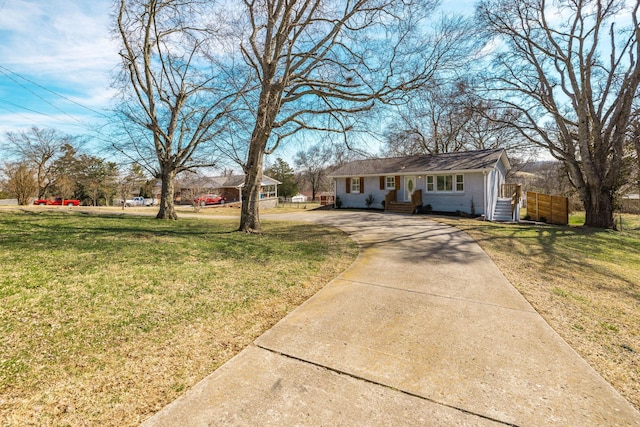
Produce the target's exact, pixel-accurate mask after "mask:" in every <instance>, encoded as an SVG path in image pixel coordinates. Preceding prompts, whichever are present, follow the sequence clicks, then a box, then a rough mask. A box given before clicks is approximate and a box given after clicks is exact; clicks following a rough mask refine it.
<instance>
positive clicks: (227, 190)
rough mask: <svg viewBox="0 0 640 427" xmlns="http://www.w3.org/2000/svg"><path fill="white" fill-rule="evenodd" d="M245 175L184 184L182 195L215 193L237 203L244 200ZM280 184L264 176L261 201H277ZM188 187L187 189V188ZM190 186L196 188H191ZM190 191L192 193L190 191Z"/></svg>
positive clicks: (211, 178) (207, 178)
mask: <svg viewBox="0 0 640 427" xmlns="http://www.w3.org/2000/svg"><path fill="white" fill-rule="evenodd" d="M244 179H245V176H244V175H230V176H214V177H203V178H200V179H199V180H198V182H190V183H189V184H183V185H182V187H181V188H180V195H182V194H190V193H193V190H194V189H196V190H197V191H196V192H199V193H202V194H205V193H213V194H218V195H220V196H222V197H224V198H225V199H226V200H227V201H228V202H236V201H241V200H242V187H244ZM278 184H280V181H278V180H276V179H273V178H271V177H268V176H266V175H263V176H262V182H261V187H260V199H261V200H263V199H276V200H277V198H278ZM185 185H186V187H185ZM188 186H194V187H195V188H189V187H188ZM189 190H190V191H189Z"/></svg>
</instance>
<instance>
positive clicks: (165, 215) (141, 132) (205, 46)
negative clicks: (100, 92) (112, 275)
mask: <svg viewBox="0 0 640 427" xmlns="http://www.w3.org/2000/svg"><path fill="white" fill-rule="evenodd" d="M214 3H215V2H213V1H206V0H186V1H185V0H118V1H117V7H116V9H117V24H116V32H117V34H118V36H119V38H120V41H121V44H122V51H121V52H120V55H121V57H122V75H121V77H122V79H121V81H120V82H121V83H124V84H123V95H124V103H123V105H122V108H121V109H120V113H121V115H122V117H124V118H125V119H126V121H127V122H129V124H133V125H134V128H131V127H127V128H126V130H127V132H128V138H125V140H126V141H127V143H125V144H122V145H120V146H117V148H118V149H119V150H120V151H121V152H122V153H124V154H125V155H127V156H128V157H130V158H131V159H132V160H134V161H136V162H138V163H139V164H141V165H143V166H144V167H145V168H146V169H147V170H148V171H149V172H150V173H151V174H152V175H153V176H155V177H156V178H159V179H160V180H161V182H162V189H161V195H160V206H159V211H158V215H157V218H158V219H177V215H176V212H175V206H174V191H175V188H174V179H175V177H176V175H177V174H178V173H180V172H182V171H185V170H190V169H194V168H199V167H211V166H215V163H216V153H215V151H213V150H212V147H213V145H212V144H207V143H208V142H211V141H212V140H213V139H214V138H215V137H216V136H217V135H218V134H219V133H220V132H221V131H222V129H223V128H224V126H223V125H222V122H223V120H224V118H225V116H226V114H227V113H229V111H230V109H231V108H232V105H233V102H234V100H235V99H236V98H237V97H238V93H240V92H241V90H240V91H239V90H238V88H237V87H234V86H233V85H232V84H231V83H230V80H229V74H228V72H227V71H228V70H227V68H226V65H225V64H224V61H225V60H224V58H223V57H224V47H223V46H221V45H220V44H218V43H217V40H218V35H219V32H220V31H222V30H221V29H220V28H219V27H216V28H213V27H212V25H216V24H217V23H218V21H217V20H216V17H215V16H214V9H213V5H214ZM207 22H208V24H206V23H207ZM211 23H213V24H211ZM240 89H241V88H240ZM154 158H155V161H154V162H150V161H149V159H154Z"/></svg>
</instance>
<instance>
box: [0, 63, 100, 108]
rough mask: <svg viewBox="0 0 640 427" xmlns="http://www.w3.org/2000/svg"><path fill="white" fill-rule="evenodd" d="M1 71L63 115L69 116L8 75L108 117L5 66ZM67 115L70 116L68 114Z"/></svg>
mask: <svg viewBox="0 0 640 427" xmlns="http://www.w3.org/2000/svg"><path fill="white" fill-rule="evenodd" d="M0 69H2V70H4V71H0V72H2V74H4V75H5V76H7V77H8V78H9V79H11V80H12V81H13V82H14V83H16V84H17V85H19V86H21V87H23V88H24V89H26V90H28V91H29V92H31V93H32V94H34V95H35V96H37V97H38V98H40V99H42V100H43V101H45V102H46V103H47V104H49V105H51V106H52V107H54V108H56V109H57V110H58V111H61V112H62V113H64V114H67V113H65V112H64V111H62V110H60V109H59V108H58V107H56V106H55V105H53V104H51V103H50V102H49V101H47V100H45V99H44V98H42V97H41V96H39V95H38V94H36V93H35V92H33V91H32V90H31V89H29V88H27V87H26V86H24V85H23V84H21V83H19V82H17V81H16V80H15V79H14V78H13V77H11V76H10V75H9V74H8V73H11V74H13V75H15V76H17V77H19V78H21V79H22V80H25V81H27V82H29V83H31V84H32V85H34V86H37V87H39V88H40V89H42V90H45V91H47V92H49V93H51V94H53V95H55V96H57V97H60V98H62V99H64V100H66V101H68V102H71V103H72V104H75V105H77V106H79V107H82V108H84V109H85V110H89V111H91V112H93V113H96V114H98V115H99V116H103V117H106V115H105V114H104V113H102V112H100V111H97V110H94V109H93V108H91V107H87V106H86V105H83V104H81V103H79V102H77V101H74V100H73V99H70V98H68V97H66V96H64V95H61V94H59V93H57V92H55V91H53V90H51V89H49V88H47V87H44V86H42V85H41V84H39V83H36V82H34V81H33V80H31V79H28V78H27V77H24V76H23V75H21V74H19V73H16V72H15V71H12V70H10V69H8V68H7V67H5V66H2V65H0ZM67 115H68V114H67ZM74 120H77V119H75V118H74Z"/></svg>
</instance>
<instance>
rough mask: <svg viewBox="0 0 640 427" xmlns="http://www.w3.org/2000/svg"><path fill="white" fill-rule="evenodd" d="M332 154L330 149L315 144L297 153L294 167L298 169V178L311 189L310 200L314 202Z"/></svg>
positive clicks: (323, 180) (322, 183)
mask: <svg viewBox="0 0 640 427" xmlns="http://www.w3.org/2000/svg"><path fill="white" fill-rule="evenodd" d="M333 157H334V153H333V150H332V149H331V147H325V146H323V145H322V144H316V145H312V146H311V147H309V148H308V149H307V150H301V151H298V153H297V154H296V157H295V165H296V167H297V168H299V169H300V176H301V177H302V179H303V180H304V181H305V182H306V183H308V184H309V186H310V187H311V199H312V200H316V194H317V193H318V192H319V191H320V189H321V188H322V187H323V185H324V183H325V180H326V176H327V170H328V169H327V168H328V166H329V162H330V161H331V159H333Z"/></svg>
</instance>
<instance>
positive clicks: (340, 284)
mask: <svg viewBox="0 0 640 427" xmlns="http://www.w3.org/2000/svg"><path fill="white" fill-rule="evenodd" d="M264 218H265V219H267V218H269V219H288V220H292V219H294V220H295V219H297V220H301V219H304V220H306V221H315V222H318V223H323V224H329V225H333V226H336V227H339V228H341V229H343V230H344V231H346V232H347V233H349V234H350V235H351V236H352V237H353V238H354V239H356V240H357V242H358V243H359V245H360V247H361V251H360V255H359V257H358V259H357V260H356V262H355V263H354V264H353V265H352V266H351V267H350V268H349V269H348V270H347V271H345V272H343V273H342V274H341V275H340V276H338V277H337V278H336V279H334V280H333V281H332V282H330V283H329V284H328V285H327V286H326V287H325V288H323V289H322V290H321V291H320V292H318V293H317V294H316V295H314V296H313V297H312V298H311V299H309V300H308V301H307V302H305V303H304V304H303V305H301V306H300V307H298V308H297V309H296V310H294V311H293V312H292V313H290V314H289V315H288V316H287V317H285V318H284V319H283V320H282V321H280V322H279V323H278V324H276V325H275V326H274V327H273V328H271V329H270V330H269V331H267V332H266V333H265V334H263V335H262V336H261V337H259V338H258V339H257V340H256V341H255V342H254V343H253V344H252V345H251V346H249V347H248V348H246V349H245V350H243V351H242V352H241V353H239V354H238V355H237V356H236V357H234V358H233V359H231V360H230V361H229V362H227V363H226V364H225V365H223V366H222V367H220V368H219V369H218V370H216V371H215V372H213V373H212V374H211V375H209V376H208V377H207V378H205V379H204V380H202V381H201V382H200V383H198V384H197V385H196V386H194V387H193V388H192V389H191V390H189V391H188V392H187V393H185V394H184V395H183V396H182V397H180V398H179V399H177V400H176V401H174V402H173V403H171V404H169V405H168V406H167V407H165V408H164V409H163V410H161V411H160V412H159V413H157V414H156V415H155V416H153V417H152V418H150V419H149V420H147V421H146V422H145V423H144V424H143V425H145V426H175V425H181V426H209V425H243V426H245V425H256V426H258V425H259V426H265V425H273V426H275V425H278V426H292V425H332V426H334V425H344V426H347V425H348V426H354V425H367V426H370V425H387V426H388V425H402V426H407V425H416V426H418V425H517V426H545V425H548V426H557V425H563V426H585V425H593V426H596V425H603V426H604V425H617V426H621V425H640V413H639V412H638V411H637V410H635V409H634V408H633V406H632V405H631V404H629V403H628V402H627V401H626V400H625V399H624V398H622V397H621V396H620V395H619V394H618V393H617V392H616V391H615V390H614V389H613V388H612V387H611V386H610V385H609V384H608V383H607V382H606V381H605V380H604V379H602V377H600V376H599V375H598V374H597V373H596V372H595V371H594V370H593V369H592V368H591V367H590V366H589V365H588V364H587V363H586V362H585V361H584V360H583V359H582V358H581V357H580V356H579V355H578V354H577V353H576V352H575V351H573V350H572V349H571V348H570V347H569V345H567V344H566V343H565V342H564V341H563V340H562V339H561V338H560V337H559V336H558V335H557V334H556V333H555V332H554V331H553V329H551V327H550V326H549V325H548V324H547V323H546V322H545V321H544V320H543V319H542V318H541V317H540V316H539V315H538V313H537V312H536V311H535V310H533V308H532V307H531V306H530V305H529V303H528V302H527V301H526V300H525V299H524V298H523V297H522V296H521V295H520V294H519V293H518V292H517V291H516V290H515V288H513V287H512V286H511V284H510V283H509V282H508V281H507V280H506V278H505V277H504V276H503V275H502V273H501V272H500V271H499V270H498V268H497V267H496V266H495V264H494V263H493V262H492V261H491V260H490V259H489V258H488V256H487V255H486V254H485V253H484V252H483V251H482V249H480V247H479V246H478V245H477V244H476V243H475V242H474V241H473V240H472V239H471V238H469V237H468V236H467V235H466V234H465V233H463V232H461V231H459V230H457V229H455V228H452V227H449V226H446V225H442V224H439V223H437V222H434V221H431V220H428V219H426V218H424V217H417V216H405V215H393V214H384V213H380V212H345V211H332V212H309V213H307V214H304V215H302V216H301V215H300V214H294V215H274V216H271V217H266V216H265V217H264Z"/></svg>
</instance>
